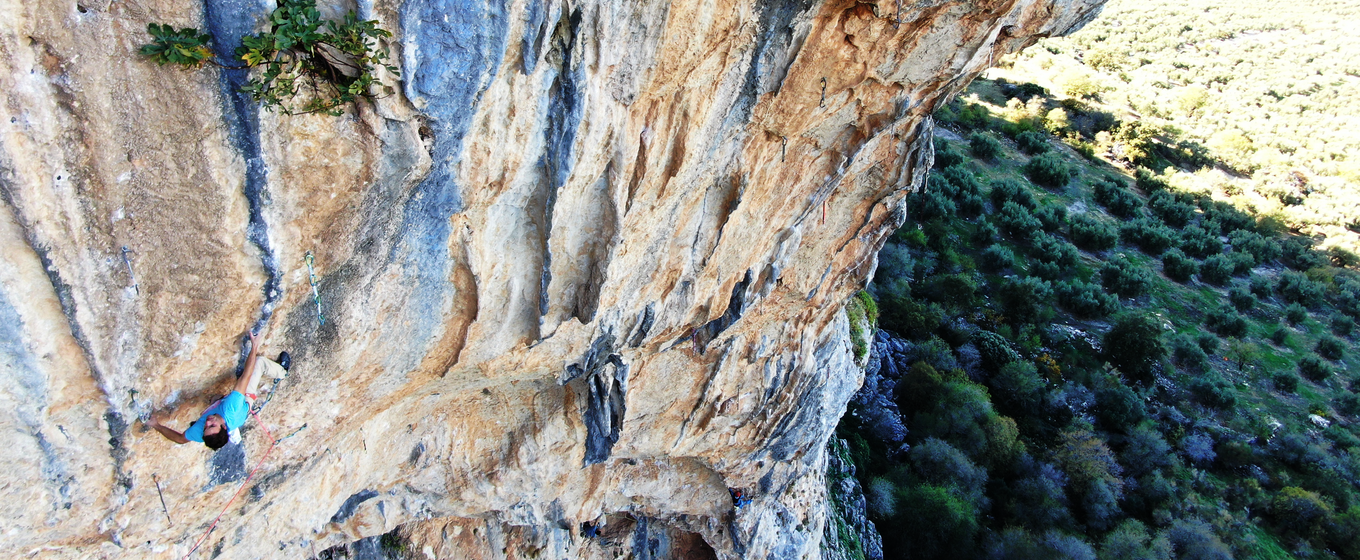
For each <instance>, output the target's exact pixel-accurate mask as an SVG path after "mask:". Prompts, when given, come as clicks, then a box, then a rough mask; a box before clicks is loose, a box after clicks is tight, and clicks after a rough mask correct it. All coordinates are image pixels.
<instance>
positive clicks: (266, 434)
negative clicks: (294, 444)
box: [181, 410, 307, 560]
mask: <svg viewBox="0 0 1360 560" xmlns="http://www.w3.org/2000/svg"><path fill="white" fill-rule="evenodd" d="M250 415H251V416H252V417H254V418H255V423H256V424H258V425H259V426H260V429H261V430H263V431H264V437H265V438H267V439H268V440H269V447H268V448H266V449H265V450H264V455H261V456H260V460H259V461H258V462H256V463H255V466H254V467H251V468H250V472H249V473H246V479H245V480H243V481H241V487H240V488H237V489H236V493H235V494H232V495H231V499H230V500H227V505H225V506H222V511H221V512H219V513H218V514H217V517H215V518H213V521H212V524H210V525H208V530H207V531H206V532H204V533H203V536H201V537H199V538H198V540H197V541H195V542H194V547H193V548H191V549H189V552H188V553H187V554H185V555H184V558H182V559H181V560H187V559H188V558H189V557H190V556H193V554H194V552H197V551H198V547H200V546H203V541H206V540H208V535H211V534H212V532H213V529H216V528H217V522H218V521H221V520H222V516H223V515H226V513H227V510H228V509H231V504H232V502H235V501H236V498H239V497H240V496H241V492H244V491H245V489H246V485H248V484H250V479H252V478H255V473H256V471H259V470H260V467H261V466H263V465H264V460H265V459H268V458H269V452H271V451H273V450H274V446H276V445H278V443H279V442H280V441H283V440H285V439H288V438H290V437H293V436H294V435H297V433H298V432H301V431H302V430H303V429H306V428H307V425H306V424H303V425H302V427H301V428H298V429H296V430H293V433H291V434H288V435H286V436H283V437H281V438H278V439H274V434H272V433H270V432H269V426H266V425H264V422H261V421H260V417H259V415H257V414H255V411H254V410H252V411H250Z"/></svg>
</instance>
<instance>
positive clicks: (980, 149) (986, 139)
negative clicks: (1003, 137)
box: [968, 132, 1001, 161]
mask: <svg viewBox="0 0 1360 560" xmlns="http://www.w3.org/2000/svg"><path fill="white" fill-rule="evenodd" d="M968 149H969V150H971V151H972V152H973V155H974V156H975V157H977V158H978V159H981V160H986V161H991V160H993V159H996V157H997V156H999V155H1001V141H1000V140H997V139H996V137H995V136H992V135H991V134H989V133H986V132H974V133H972V134H969V135H968Z"/></svg>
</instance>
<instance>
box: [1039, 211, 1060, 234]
mask: <svg viewBox="0 0 1360 560" xmlns="http://www.w3.org/2000/svg"><path fill="white" fill-rule="evenodd" d="M1034 217H1035V218H1038V219H1039V223H1041V224H1043V225H1044V231H1046V232H1049V233H1054V232H1057V231H1060V230H1062V227H1063V226H1064V225H1066V224H1067V209H1066V208H1063V207H1062V206H1040V207H1038V208H1036V209H1035V210H1034Z"/></svg>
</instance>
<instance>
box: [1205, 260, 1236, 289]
mask: <svg viewBox="0 0 1360 560" xmlns="http://www.w3.org/2000/svg"><path fill="white" fill-rule="evenodd" d="M1232 273H1233V262H1232V259H1231V258H1229V257H1228V256H1227V255H1214V256H1212V257H1209V258H1207V259H1204V263H1203V264H1201V265H1200V267H1199V279H1200V280H1203V281H1205V282H1208V283H1210V284H1214V285H1216V286H1222V285H1224V284H1227V283H1228V280H1230V279H1232Z"/></svg>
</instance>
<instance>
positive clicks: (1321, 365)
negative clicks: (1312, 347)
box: [1298, 355, 1332, 383]
mask: <svg viewBox="0 0 1360 560" xmlns="http://www.w3.org/2000/svg"><path fill="white" fill-rule="evenodd" d="M1298 367H1299V375H1302V376H1304V377H1306V378H1308V380H1309V381H1312V382H1314V383H1322V382H1323V381H1326V380H1327V378H1328V377H1331V376H1332V367H1331V366H1329V365H1327V362H1324V361H1322V360H1321V359H1319V358H1318V357H1317V356H1313V355H1308V356H1304V357H1302V358H1300V359H1299V366H1298Z"/></svg>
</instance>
